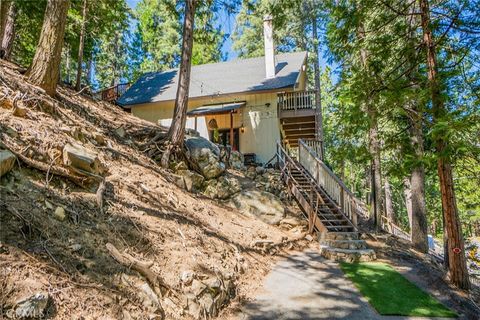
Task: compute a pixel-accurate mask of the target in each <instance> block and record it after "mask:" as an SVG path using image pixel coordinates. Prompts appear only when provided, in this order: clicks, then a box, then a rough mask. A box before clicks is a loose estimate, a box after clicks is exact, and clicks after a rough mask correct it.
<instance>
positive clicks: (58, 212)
mask: <svg viewBox="0 0 480 320" xmlns="http://www.w3.org/2000/svg"><path fill="white" fill-rule="evenodd" d="M53 216H54V217H55V219H57V220H58V221H63V220H65V217H66V215H65V209H63V208H62V207H57V208H56V209H55V212H54V213H53Z"/></svg>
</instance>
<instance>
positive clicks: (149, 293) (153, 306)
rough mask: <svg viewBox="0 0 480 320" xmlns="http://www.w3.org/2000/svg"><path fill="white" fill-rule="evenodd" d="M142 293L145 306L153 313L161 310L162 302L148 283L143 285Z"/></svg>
mask: <svg viewBox="0 0 480 320" xmlns="http://www.w3.org/2000/svg"><path fill="white" fill-rule="evenodd" d="M140 290H141V293H142V295H143V305H144V306H145V307H147V308H148V309H150V310H151V311H152V312H156V311H158V310H159V309H161V304H160V301H159V300H158V296H157V294H156V293H155V292H154V291H153V290H152V288H151V287H150V285H149V284H148V283H146V282H145V283H143V284H142V285H141V286H140Z"/></svg>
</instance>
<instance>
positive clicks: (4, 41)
mask: <svg viewBox="0 0 480 320" xmlns="http://www.w3.org/2000/svg"><path fill="white" fill-rule="evenodd" d="M5 2H6V3H7V4H8V8H7V12H6V17H5V18H4V19H5V21H4V22H3V27H2V35H1V36H0V39H1V41H0V58H1V59H5V60H10V55H11V54H12V48H13V40H14V39H15V18H16V16H17V8H16V6H15V2H14V1H10V2H8V1H5ZM2 5H3V2H2ZM2 12H3V8H2ZM2 14H3V13H2Z"/></svg>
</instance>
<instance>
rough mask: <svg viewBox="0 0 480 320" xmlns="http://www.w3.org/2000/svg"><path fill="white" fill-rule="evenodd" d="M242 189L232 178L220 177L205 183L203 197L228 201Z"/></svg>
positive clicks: (236, 180)
mask: <svg viewBox="0 0 480 320" xmlns="http://www.w3.org/2000/svg"><path fill="white" fill-rule="evenodd" d="M241 189H242V187H241V184H240V181H238V179H237V178H235V177H233V176H221V177H219V178H218V179H212V180H208V181H207V186H206V188H205V191H204V195H205V196H207V197H208V198H210V199H222V200H224V199H228V198H229V197H231V196H232V195H234V194H235V193H237V192H239V191H240V190H241Z"/></svg>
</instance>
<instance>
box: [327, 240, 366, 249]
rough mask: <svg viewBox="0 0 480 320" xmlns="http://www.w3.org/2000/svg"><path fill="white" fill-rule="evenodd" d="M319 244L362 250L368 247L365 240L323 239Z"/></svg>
mask: <svg viewBox="0 0 480 320" xmlns="http://www.w3.org/2000/svg"><path fill="white" fill-rule="evenodd" d="M320 244H321V245H324V246H329V247H332V248H338V249H350V250H363V249H368V247H367V243H366V242H365V240H327V239H326V240H323V241H320Z"/></svg>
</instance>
